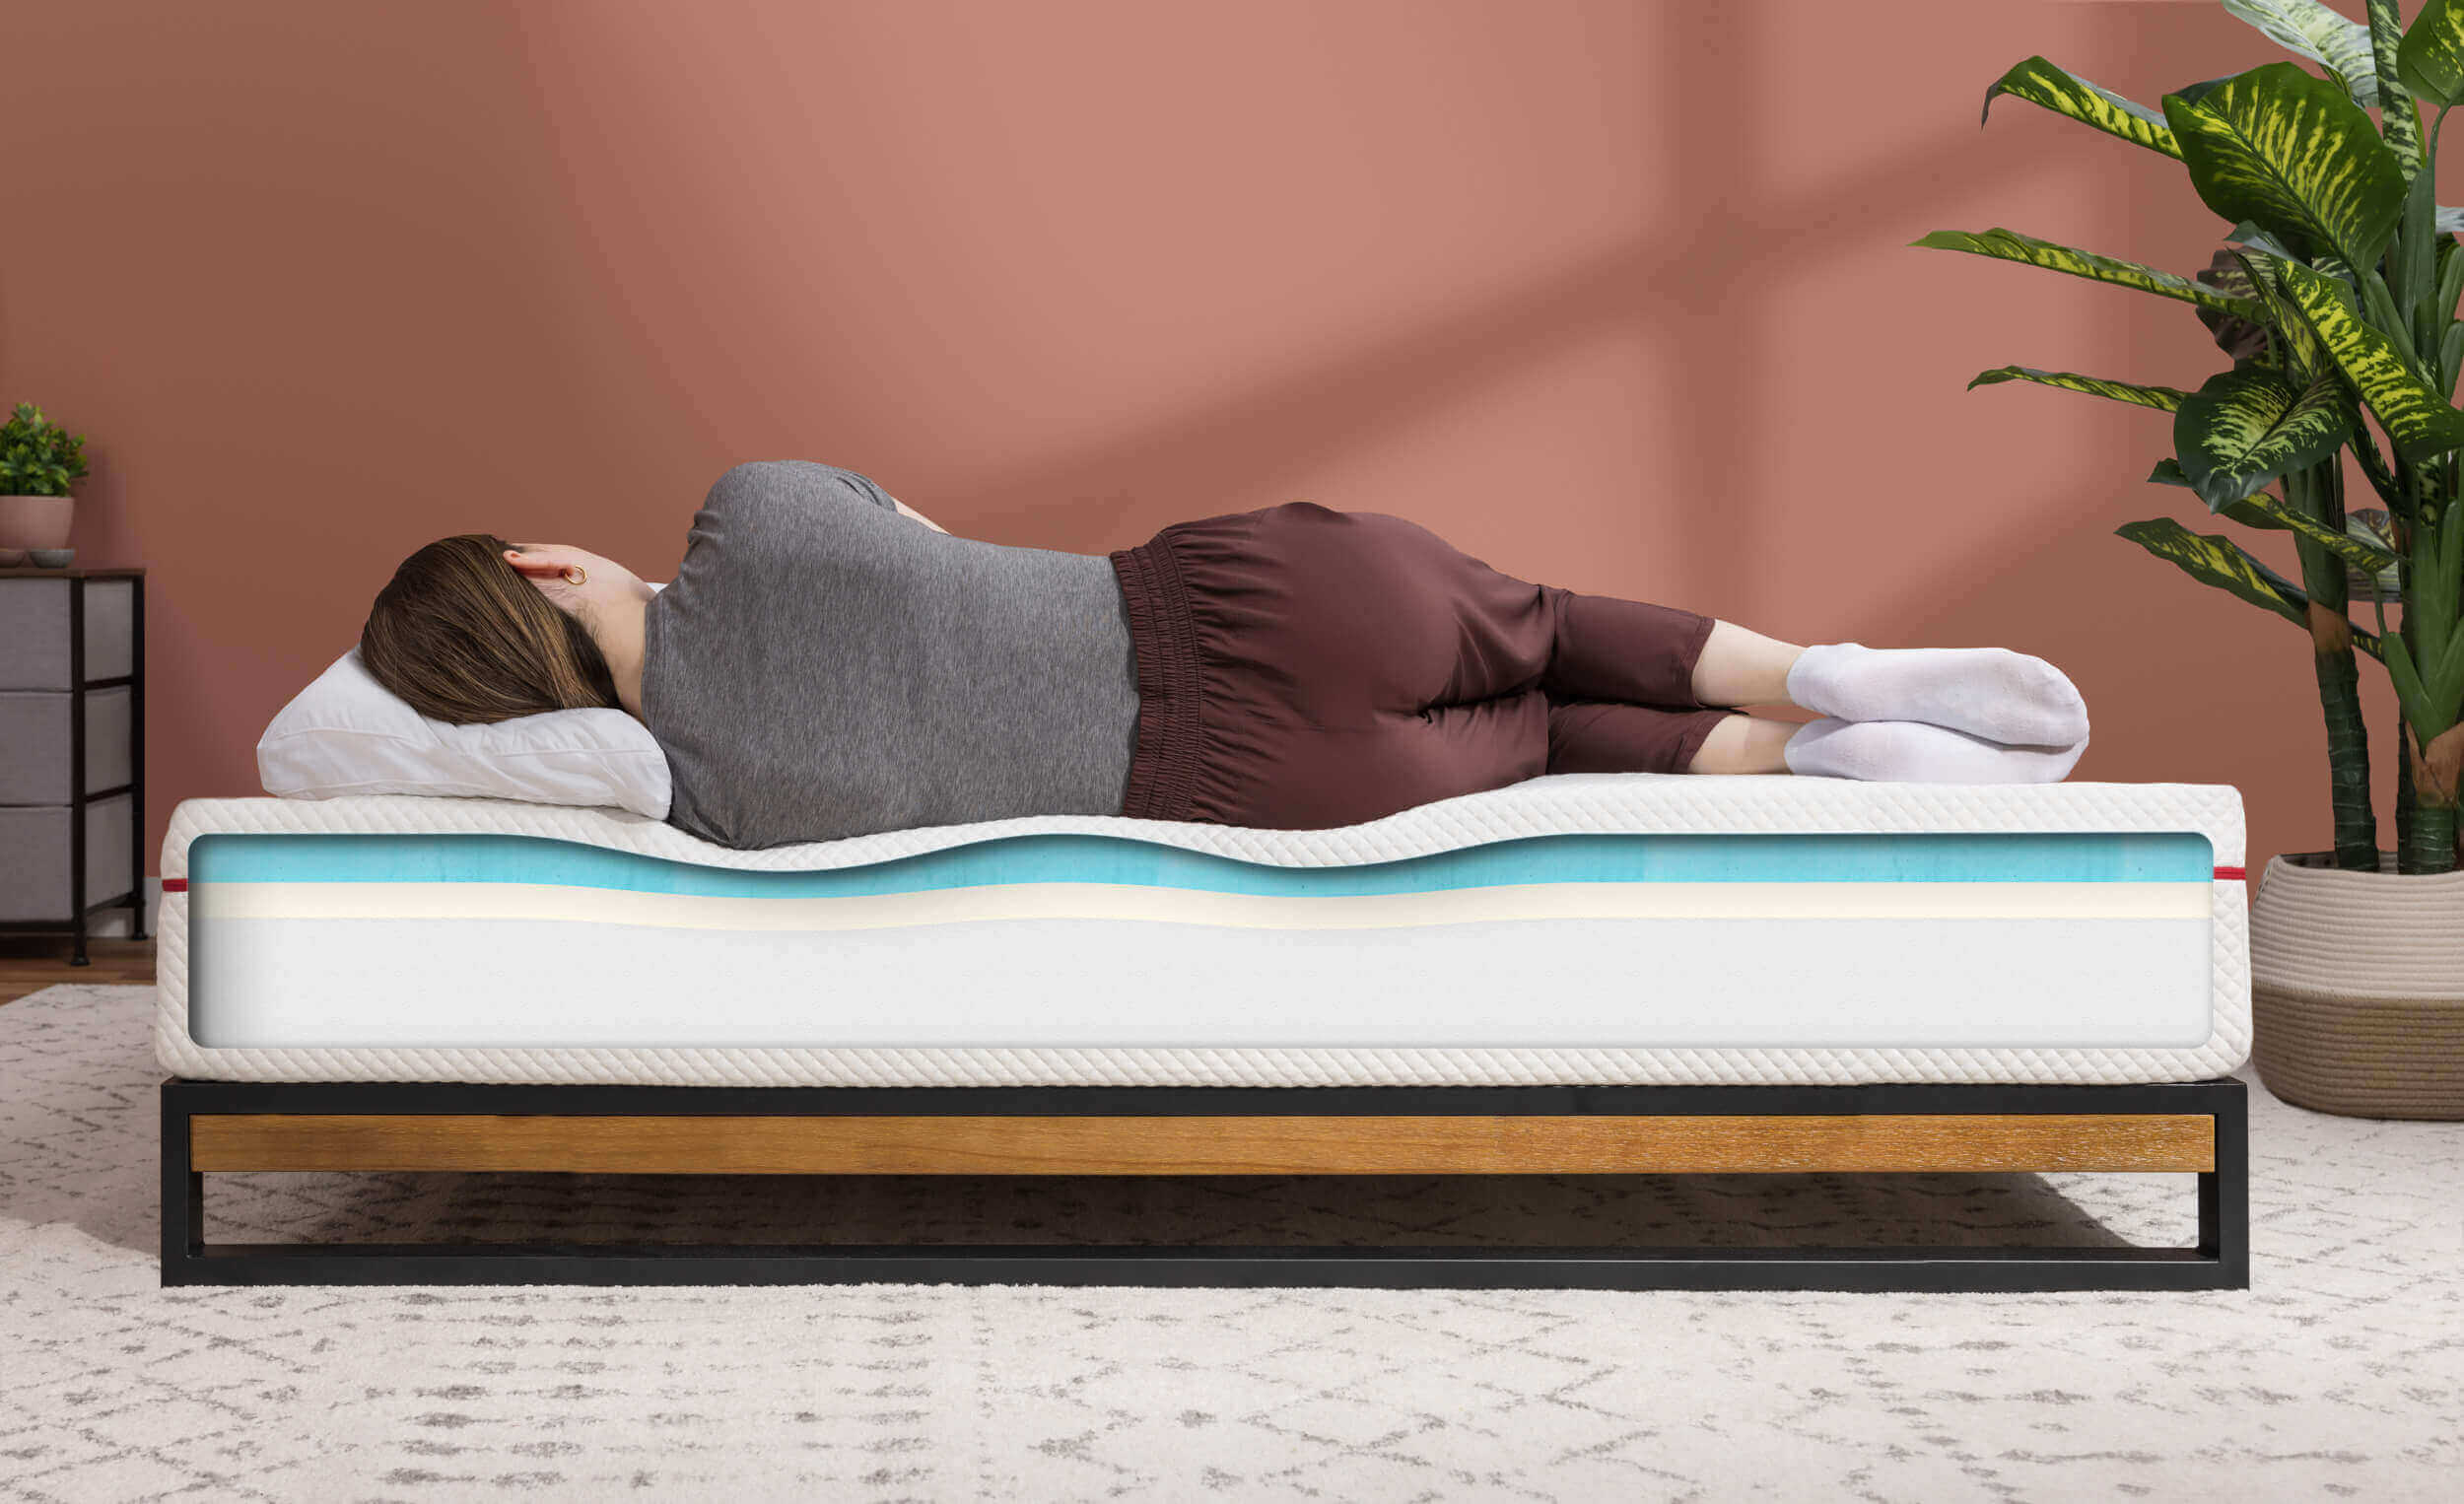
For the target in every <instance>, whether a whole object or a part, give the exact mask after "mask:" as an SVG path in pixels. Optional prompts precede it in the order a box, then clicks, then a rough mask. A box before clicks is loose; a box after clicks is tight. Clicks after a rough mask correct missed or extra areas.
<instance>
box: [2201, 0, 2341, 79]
mask: <svg viewBox="0 0 2464 1504" xmlns="http://www.w3.org/2000/svg"><path fill="white" fill-rule="evenodd" d="M2224 9H2225V10H2226V11H2227V12H2229V13H2230V14H2232V15H2233V16H2234V17H2236V18H2238V19H2240V20H2242V21H2246V22H2248V23H2250V25H2252V26H2254V27H2257V28H2258V29H2259V30H2260V31H2262V32H2264V33H2266V34H2267V36H2268V39H2269V40H2271V41H2274V42H2275V43H2277V44H2278V45H2279V46H2282V47H2284V48H2286V49H2287V50H2289V51H2293V52H2298V53H2300V54H2301V55H2302V56H2303V57H2306V58H2308V59H2309V60H2310V61H2312V62H2314V63H2319V64H2322V65H2324V66H2325V67H2326V69H2327V71H2328V72H2330V73H2333V74H2334V75H2336V77H2337V79H2338V80H2339V81H2340V82H2342V83H2343V85H2344V86H2345V92H2346V93H2347V94H2348V95H2350V96H2351V97H2352V99H2353V103H2356V104H2362V105H2375V104H2377V103H2378V71H2377V69H2376V67H2375V66H2374V65H2373V61H2372V59H2371V56H2370V33H2369V28H2368V27H2365V26H2363V25H2361V23H2360V22H2358V21H2354V20H2351V19H2350V18H2348V17H2345V16H2340V15H2338V14H2337V13H2336V12H2335V11H2333V10H2330V9H2329V8H2328V7H2327V6H2325V5H2323V4H2321V3H2320V0H2224ZM2288 66H2290V65H2288Z"/></svg>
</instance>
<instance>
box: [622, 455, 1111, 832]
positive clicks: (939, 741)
mask: <svg viewBox="0 0 2464 1504" xmlns="http://www.w3.org/2000/svg"><path fill="white" fill-rule="evenodd" d="M642 711H643V719H644V720H645V721H646V722H648V724H649V725H650V734H651V735H653V736H655V737H656V738H657V739H658V744H659V746H660V748H661V749H663V750H664V751H665V752H666V754H667V766H668V770H669V772H670V773H671V774H672V775H673V777H674V783H675V802H674V803H673V805H672V806H670V808H669V809H668V812H667V820H668V823H669V824H671V825H675V826H677V827H679V828H681V829H683V830H685V831H688V832H690V833H691V834H693V835H696V836H699V837H701V838H702V839H703V840H705V841H714V842H717V843H719V845H721V846H729V847H739V848H748V847H764V846H783V845H786V844H787V843H790V842H796V841H826V840H834V839H836V838H838V837H842V836H858V835H864V834H868V833H870V832H873V831H883V830H900V829H905V828H908V827H912V826H919V825H953V824H958V823H962V822H965V821H971V820H994V819H1000V818H1003V817H1006V816H1011V815H1030V814H1107V815H1109V814H1119V813H1120V812H1121V799H1122V794H1123V792H1124V790H1125V789H1126V788H1127V786H1128V783H1129V752H1130V747H1131V743H1132V741H1133V739H1134V736H1135V734H1136V723H1137V680H1136V671H1135V665H1134V662H1133V658H1132V655H1131V652H1130V648H1129V622H1128V620H1127V618H1126V616H1125V615H1124V611H1123V607H1122V601H1121V586H1120V583H1119V581H1117V580H1116V579H1115V578H1114V575H1113V567H1112V562H1111V561H1110V560H1108V559H1104V558H1101V557H1098V556H1094V555H1086V554H1061V553H1050V552H1047V551H1045V550H1043V549H1035V548H1004V547H1002V546H1000V545H998V544H993V543H980V542H977V541H975V540H973V539H970V538H956V537H951V536H949V535H947V534H945V533H938V532H935V531H933V530H932V529H931V528H929V527H926V526H924V524H923V523H921V522H918V521H916V520H914V519H913V518H910V517H904V516H901V515H899V513H897V511H896V510H895V509H894V504H893V503H892V502H891V500H890V496H889V493H887V492H885V491H883V490H882V489H881V488H880V487H879V486H877V485H875V484H873V483H872V482H871V481H870V480H867V479H866V478H865V477H863V476H861V475H858V474H856V472H855V471H853V470H842V469H840V468H838V467H837V466H835V465H823V464H811V463H807V462H804V461H785V462H779V463H771V464H750V465H738V466H736V467H735V468H734V469H732V470H729V471H728V472H727V473H726V474H724V475H722V476H720V477H719V484H718V485H716V486H713V487H712V488H711V492H710V497H709V499H708V500H706V501H705V502H703V504H702V510H701V511H700V512H698V513H695V514H694V517H693V530H692V532H691V534H690V535H689V536H688V538H687V541H686V545H685V555H684V562H683V564H681V565H680V566H678V567H677V570H676V578H675V581H674V582H673V583H671V584H670V585H668V587H667V588H665V589H663V590H661V591H659V592H658V594H657V595H656V596H655V597H653V598H652V599H651V601H650V606H649V608H648V610H647V612H646V614H645V616H644V619H643V655H642Z"/></svg>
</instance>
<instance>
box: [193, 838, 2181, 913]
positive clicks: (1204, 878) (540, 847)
mask: <svg viewBox="0 0 2464 1504" xmlns="http://www.w3.org/2000/svg"><path fill="white" fill-rule="evenodd" d="M188 860H189V880H190V881H191V882H192V883H215V882H392V883H437V882H491V883H545V884H556V885H561V886H569V887H586V888H618V889H624V890H627V891H631V892H637V893H693V894H708V895H714V896H719V897H729V898H762V897H768V898H813V897H831V896H858V895H869V894H882V893H917V892H927V891H931V890H935V889H942V888H973V887H985V886H991V885H997V884H1006V883H1055V882H1076V883H1115V884H1124V885H1134V886H1143V887H1169V888H1193V889H1199V890H1203V891H1207V892H1215V893H1259V894H1276V895H1284V896H1296V897H1311V896H1323V897H1340V896H1348V895H1356V894H1376V893H1429V892H1442V891H1445V890H1448V889H1454V888H1488V887H1509V886H1521V885H1525V884H1530V883H1569V882H1690V883H1701V882H2202V883H2204V882H2207V881H2209V880H2210V879H2211V877H2212V876H2213V873H2214V860H2215V857H2214V854H2213V851H2212V849H2211V848H2210V846H2209V844H2208V839H2207V837H2205V836H2201V835H2191V834H2178V833H2166V832H2116V833H2111V834H2071V833H2064V834H2046V835H2028V834H2013V835H1999V834H1977V833H1953V832H1939V833H1931V832H1929V833H1922V834H1908V835H1871V834H1858V835H1656V836H1645V835H1614V836H1611V835H1579V836H1578V835H1567V836H1535V837H1531V838H1528V839H1525V840H1520V841H1501V842H1496V843H1493V844H1490V845H1486V846H1476V847H1470V848H1466V849H1464V850H1462V851H1453V852H1439V853H1435V854H1432V855H1425V856H1413V857H1409V858H1406V859H1403V860H1400V861H1385V862H1376V863H1371V864H1366V865H1358V866H1331V867H1286V866H1272V865H1267V864H1265V863H1260V862H1251V861H1240V860H1235V859H1234V858H1231V857H1228V856H1217V855H1209V854H1206V853H1202V852H1191V851H1184V850H1182V849H1181V848H1179V847H1169V846H1158V845H1155V844H1153V843H1151V842H1146V841H1137V840H1131V839H1127V838H1124V837H1118V836H1091V835H1049V836H1011V837H1007V838H1004V839H1000V840H994V841H982V842H976V843H973V844H970V845H967V846H958V847H951V848H949V849H947V850H944V851H938V852H927V853H924V854H923V855H915V856H903V857H900V858H898V859H897V860H894V861H881V862H873V863H869V864H867V865H864V866H856V867H841V868H835V869H830V870H823V871H790V872H756V871H745V870H742V869H739V868H734V867H713V866H703V865H701V864H699V863H696V862H688V861H670V860H667V859H664V858H662V857H655V856H643V855H635V854H633V853H630V852H616V851H609V850H607V849H606V848H604V847H596V846H587V845H583V844H581V843H579V842H570V841H553V840H548V839H545V838H542V837H537V836H470V835H400V836H357V835H354V836H336V835H250V834H240V833H236V832H217V833H213V834H209V835H205V836H200V837H198V838H197V840H196V842H195V844H194V845H193V846H191V847H190V848H189V855H188Z"/></svg>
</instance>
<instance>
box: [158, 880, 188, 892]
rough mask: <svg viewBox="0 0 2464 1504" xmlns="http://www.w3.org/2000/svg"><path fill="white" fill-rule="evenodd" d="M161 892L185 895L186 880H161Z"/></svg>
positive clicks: (186, 889) (186, 888)
mask: <svg viewBox="0 0 2464 1504" xmlns="http://www.w3.org/2000/svg"><path fill="white" fill-rule="evenodd" d="M163 891H164V892H166V893H185V892H187V891H188V879H187V878H185V877H166V878H164V879H163Z"/></svg>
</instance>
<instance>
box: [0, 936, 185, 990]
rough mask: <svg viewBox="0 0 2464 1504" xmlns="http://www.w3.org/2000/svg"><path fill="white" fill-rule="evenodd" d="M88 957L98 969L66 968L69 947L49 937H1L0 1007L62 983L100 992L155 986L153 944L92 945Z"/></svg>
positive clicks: (108, 942) (94, 942)
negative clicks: (79, 984) (89, 986)
mask: <svg viewBox="0 0 2464 1504" xmlns="http://www.w3.org/2000/svg"><path fill="white" fill-rule="evenodd" d="M86 954H87V955H88V956H90V957H91V958H92V959H93V961H94V964H93V965H91V966H71V965H69V964H68V955H69V942H68V941H67V940H66V939H59V938H53V937H51V936H48V935H45V936H42V937H39V938H36V937H33V936H28V935H5V936H0V1003H11V1002H15V1001H17V999H19V998H20V997H23V996H25V995H26V994H27V993H29V992H39V991H42V990H43V989H44V988H47V987H51V986H53V985H55V984H57V983H62V982H85V983H92V984H94V985H95V986H98V987H152V986H153V985H154V942H153V941H152V940H89V941H87V942H86Z"/></svg>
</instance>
